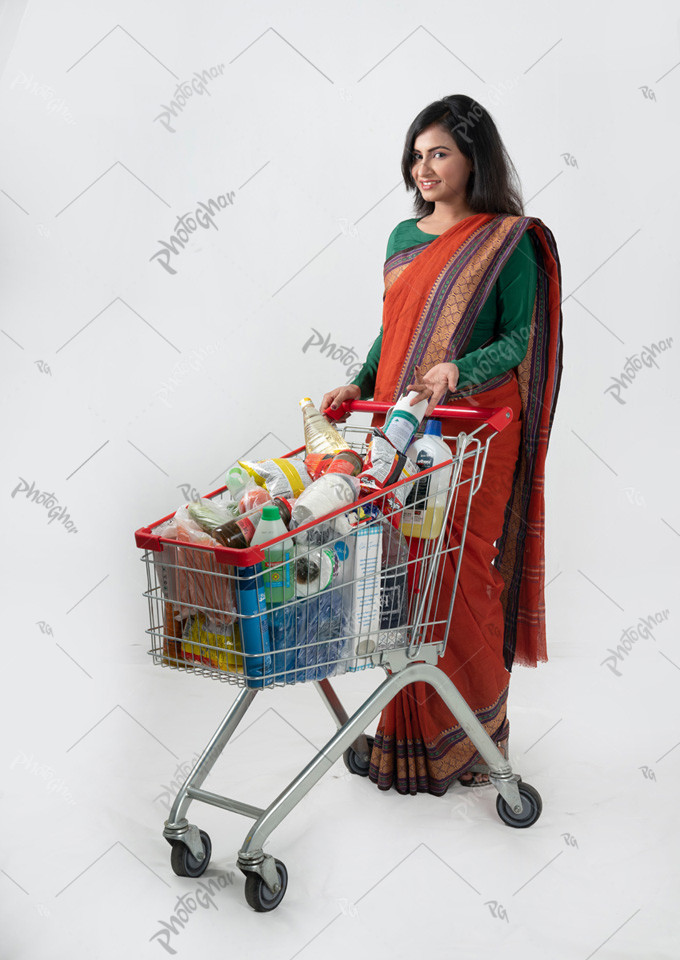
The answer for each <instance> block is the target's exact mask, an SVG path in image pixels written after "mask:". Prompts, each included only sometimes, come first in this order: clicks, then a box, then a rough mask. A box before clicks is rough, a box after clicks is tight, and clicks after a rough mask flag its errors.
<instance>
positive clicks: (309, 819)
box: [0, 584, 680, 960]
mask: <svg viewBox="0 0 680 960" xmlns="http://www.w3.org/2000/svg"><path fill="white" fill-rule="evenodd" d="M555 586H557V584H556V585H555ZM551 589H552V588H551ZM557 606H558V607H559V603H558V604H557ZM662 629H663V628H659V631H658V636H659V639H660V640H661V630H662ZM667 629H668V628H667ZM668 640H670V635H669V636H668ZM556 646H557V650H556V653H555V655H554V656H553V659H552V660H551V662H550V663H549V664H548V665H544V666H543V667H541V668H539V670H537V671H531V670H522V669H516V670H515V671H514V673H513V680H512V684H511V707H510V710H511V714H510V715H511V723H512V737H511V758H510V759H511V761H512V763H513V766H514V767H515V768H516V770H517V771H518V772H520V773H521V774H522V776H523V778H524V779H525V780H526V781H527V782H529V783H531V784H532V785H534V786H535V787H536V788H537V789H538V790H539V791H540V792H541V794H542V797H543V802H544V810H543V814H542V816H541V818H540V820H539V821H538V823H537V824H536V825H535V826H533V827H532V828H530V829H528V830H513V829H510V828H508V827H507V826H505V825H504V824H503V823H501V821H500V820H499V819H498V816H497V814H496V811H495V793H494V791H493V789H484V790H479V791H470V790H465V789H463V788H462V787H460V786H458V785H456V787H455V788H453V789H452V790H450V791H449V793H448V794H447V795H446V796H445V797H443V798H434V797H431V796H426V795H419V796H417V797H402V796H399V795H398V794H396V792H394V791H390V792H389V793H381V792H379V791H378V790H377V788H376V787H375V786H374V785H373V784H371V783H370V782H369V781H367V780H364V779H361V778H358V777H356V776H352V775H350V774H349V773H348V772H347V771H346V769H345V767H344V766H343V764H342V762H341V761H339V762H338V763H336V765H335V766H334V767H333V768H332V769H331V771H330V772H329V773H328V774H327V775H326V776H325V777H324V778H323V779H322V780H321V782H320V783H319V784H318V785H317V787H316V788H315V789H314V790H313V791H312V792H311V793H310V794H309V796H308V797H307V798H306V799H305V800H304V801H302V803H301V804H300V805H299V806H298V807H297V809H296V810H295V811H294V812H293V813H292V814H291V816H290V817H289V818H288V820H287V821H285V822H284V823H283V824H282V825H281V827H279V829H278V830H276V831H275V832H274V833H273V835H272V837H271V839H270V841H269V842H268V844H267V845H266V847H265V849H266V850H267V851H268V852H271V853H273V854H274V855H275V856H276V857H277V858H278V859H280V860H282V861H283V862H284V863H285V864H286V866H287V868H288V872H289V886H288V891H287V893H286V896H285V898H284V900H283V902H282V903H281V905H280V906H279V907H278V909H277V910H275V911H273V912H272V913H270V914H257V913H255V912H254V911H252V910H251V909H250V907H248V906H247V904H246V902H245V899H244V895H243V886H244V880H243V877H242V875H241V873H240V872H239V871H238V870H237V869H236V867H235V860H236V854H237V851H238V848H239V847H240V845H241V843H242V842H243V840H244V838H245V835H246V830H247V825H248V822H249V821H246V820H244V819H242V818H240V817H237V816H235V815H233V814H229V813H226V812H224V811H221V810H217V809H213V808H210V807H205V806H203V805H199V804H194V806H193V807H192V809H191V811H190V817H191V819H192V822H195V823H196V824H197V825H199V826H200V827H201V828H202V829H205V830H207V831H208V833H209V834H210V836H211V838H212V842H213V857H212V861H211V863H210V866H209V867H208V870H207V871H206V873H205V875H204V877H203V878H202V881H200V880H195V879H182V878H179V877H176V876H175V875H174V874H173V873H172V871H171V869H170V863H169V854H170V848H169V847H168V845H167V843H166V842H165V840H164V839H163V838H162V836H161V829H162V825H163V820H164V819H165V816H166V815H167V808H168V802H169V797H170V794H171V793H173V792H174V790H175V789H176V784H175V785H173V780H177V779H179V778H181V769H178V768H182V769H186V767H185V766H183V765H186V764H188V762H189V761H191V760H192V758H193V757H194V755H195V753H196V751H197V750H199V749H200V748H202V746H203V745H204V743H205V742H207V740H208V738H209V736H210V734H211V733H212V731H213V729H214V727H216V726H217V723H218V722H219V720H220V719H221V716H222V714H223V712H224V711H225V710H226V708H227V707H228V705H229V704H230V703H231V702H232V700H233V698H234V696H235V695H236V691H235V690H234V688H232V687H227V686H225V685H223V684H220V683H217V682H214V681H210V680H204V679H200V678H195V677H188V676H184V675H181V674H177V673H175V672H174V671H169V670H160V669H157V668H154V667H153V666H152V665H151V663H150V661H147V660H145V659H144V647H143V644H135V645H128V647H127V651H128V652H127V654H125V656H124V658H123V659H126V660H127V661H128V662H127V663H125V664H122V665H121V663H120V662H118V663H115V664H114V663H112V662H108V663H107V662H106V658H105V657H104V656H102V654H101V652H100V653H99V656H98V657H97V655H96V654H94V655H93V657H92V658H91V660H90V661H89V663H91V664H93V665H96V669H97V673H98V674H99V675H100V676H101V675H102V674H106V673H107V672H108V675H109V682H110V684H111V702H114V703H116V702H117V703H118V706H117V707H113V708H112V707H111V706H110V704H109V701H108V700H107V702H106V703H104V702H102V701H98V700H97V699H96V698H93V699H91V700H88V699H87V695H86V694H87V690H88V689H89V687H90V684H89V683H88V681H87V680H86V679H84V680H83V683H82V685H81V686H82V691H83V695H84V696H83V699H82V700H80V701H79V700H78V698H77V697H74V696H70V697H69V698H66V699H65V698H64V697H63V695H62V689H64V687H62V684H61V679H60V678H63V677H65V675H66V673H67V672H68V671H71V670H73V671H75V672H77V671H78V670H80V669H81V668H80V667H77V666H76V665H75V664H74V663H73V661H71V660H70V659H69V658H67V657H64V656H63V652H60V651H59V650H58V649H56V648H52V649H51V650H49V651H48V652H46V654H45V656H46V657H47V658H49V663H48V664H47V666H49V667H51V668H52V669H51V671H50V670H45V671H44V677H45V679H44V681H42V682H43V684H44V688H43V689H41V690H38V697H39V700H40V702H41V704H42V707H43V710H42V716H40V715H38V714H36V713H35V712H34V711H31V712H30V713H28V712H27V713H22V712H21V711H20V710H17V711H16V712H15V714H14V717H13V718H12V717H11V716H10V713H9V711H8V713H7V716H6V717H5V720H4V723H5V724H6V725H7V726H6V727H5V729H6V730H8V731H9V732H10V734H11V736H10V737H8V738H7V741H8V743H7V745H6V746H5V747H4V748H3V753H4V756H3V767H4V768H5V770H9V774H8V777H7V780H6V787H5V790H4V800H3V821H4V825H5V829H4V830H3V838H2V847H3V851H4V853H3V857H2V872H1V873H0V887H1V888H2V898H1V903H2V908H1V909H2V914H3V917H2V930H3V934H2V940H3V948H2V956H3V958H6V960H24V958H26V960H28V958H30V960H35V958H42V957H49V958H50V960H62V958H64V960H66V958H73V957H81V956H88V957H96V958H98V960H107V958H109V957H110V958H119V957H121V956H128V957H130V958H142V957H147V956H148V957H154V956H158V957H160V956H161V955H168V954H169V955H177V956H182V955H183V956H185V957H198V956H200V955H201V954H202V953H203V954H205V955H206V956H207V955H209V954H213V955H225V956H230V957H235V958H242V957H246V956H248V955H250V956H252V955H253V952H255V955H257V956H267V957H271V958H273V960H293V958H294V957H303V958H307V957H309V958H314V957H324V958H336V957H337V958H340V957H343V958H344V957H347V956H352V957H355V958H357V960H359V958H374V957H383V956H384V957H404V958H406V957H413V956H418V955H419V953H420V954H423V955H424V954H425V953H426V952H428V953H432V954H434V955H444V956H454V955H458V956H461V957H483V958H487V957H488V958H491V957H494V958H495V957H498V956H506V957H508V958H518V960H519V958H530V960H534V958H535V960H546V958H550V960H588V958H590V957H593V956H596V957H597V958H598V960H624V958H625V960H627V958H631V960H632V958H635V960H670V958H675V957H677V956H678V955H680V937H679V927H678V920H677V908H676V902H675V901H676V899H677V892H678V882H677V862H678V853H679V851H678V831H677V812H676V791H675V790H674V786H675V785H676V784H677V782H678V777H677V773H678V765H679V764H680V749H679V750H674V746H678V744H677V724H676V723H675V718H676V716H677V710H676V707H675V705H674V701H675V700H676V699H677V685H678V679H679V678H678V677H677V675H676V670H675V669H673V668H674V666H676V664H672V663H671V662H670V661H669V660H668V656H667V655H666V654H660V648H661V646H662V644H661V643H659V644H656V642H652V641H651V640H647V641H640V642H639V643H638V645H637V646H635V647H633V648H632V649H631V651H630V653H629V654H628V657H627V658H626V659H625V661H621V662H619V666H618V668H617V669H618V673H619V674H620V676H617V675H616V674H615V673H614V672H613V671H612V670H611V669H610V668H609V667H608V666H607V665H606V663H605V664H604V666H603V665H602V663H603V661H604V656H605V655H606V649H605V646H604V644H597V643H595V644H593V648H595V647H597V649H593V650H592V651H591V652H590V653H587V652H586V651H585V650H584V649H583V648H579V647H578V646H577V645H574V646H573V647H572V648H571V649H568V648H567V646H566V645H562V646H560V645H559V644H557V645H556ZM666 649H670V648H669V647H667V648H666ZM6 665H7V666H8V667H11V666H12V664H11V663H7V664H6ZM48 676H51V681H50V682H48V680H47V677H48ZM381 676H382V674H381V673H379V672H375V671H373V672H370V673H366V674H364V675H361V676H357V675H354V676H346V677H343V678H340V679H339V680H338V681H337V683H336V689H337V691H338V693H339V695H340V696H341V698H342V699H343V702H344V703H345V705H346V707H347V708H348V709H349V710H350V711H351V710H352V709H355V708H356V707H357V706H358V705H359V704H360V703H361V702H362V701H363V700H364V699H365V698H366V696H367V695H368V693H369V692H370V690H372V689H373V687H374V686H375V685H376V683H377V682H378V681H379V679H380V677H381ZM71 680H72V681H73V680H74V678H73V677H72V678H71ZM77 687H78V683H77V682H76V683H75V684H74V685H72V686H71V685H69V689H70V692H71V693H73V692H74V691H75V689H76V688H77ZM637 703H655V704H656V708H655V709H656V714H655V715H654V717H653V718H650V713H649V711H644V710H640V711H638V710H637V709H636V704H637ZM85 717H88V718H90V720H89V722H87V723H83V722H82V721H83V719H84V718H85ZM66 731H68V733H67V732H66ZM332 732H333V726H332V723H331V719H330V717H329V715H328V713H327V712H326V709H325V707H324V706H323V704H322V702H321V700H320V698H319V697H318V695H317V693H316V690H315V688H314V687H313V685H311V684H308V685H301V686H296V687H294V688H290V689H288V690H283V691H274V692H266V693H262V694H261V695H259V696H258V697H256V699H255V701H254V703H253V705H252V707H251V710H250V712H249V713H248V714H247V716H246V718H245V720H244V721H243V724H242V727H241V730H240V731H239V732H238V733H237V735H236V738H235V740H234V741H233V742H232V743H231V744H230V745H229V746H228V748H227V751H226V752H225V754H224V756H223V758H222V761H221V763H220V764H218V766H217V767H216V768H215V770H214V771H213V773H212V774H211V777H210V778H209V780H208V781H207V783H206V788H207V789H210V788H212V789H214V790H215V791H216V792H222V793H225V794H227V795H232V796H234V797H237V798H239V799H242V800H245V801H246V802H250V803H253V804H255V805H266V804H267V803H268V802H270V801H271V800H272V799H274V797H275V796H276V795H277V794H278V792H279V791H280V789H281V788H282V787H283V786H284V785H285V783H286V782H287V781H288V780H289V779H291V778H292V776H293V775H295V773H297V772H298V770H299V769H301V768H302V767H303V766H304V764H305V763H306V762H307V761H308V760H309V759H310V758H311V757H312V756H313V753H314V749H313V746H312V745H314V746H317V747H318V746H320V745H322V743H323V742H324V741H325V739H326V738H328V737H330V735H331V734H332ZM9 741H12V745H11V746H10V745H9ZM210 879H212V881H213V882H212V884H208V881H209V880H210ZM202 883H204V884H208V886H207V890H208V891H213V892H212V893H211V894H210V895H208V894H207V893H206V887H204V886H202ZM184 911H187V912H184ZM171 931H174V932H171Z"/></svg>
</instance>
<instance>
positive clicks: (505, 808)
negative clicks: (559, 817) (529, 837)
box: [496, 781, 543, 827]
mask: <svg viewBox="0 0 680 960" xmlns="http://www.w3.org/2000/svg"><path fill="white" fill-rule="evenodd" d="M517 786H518V788H519V796H520V799H521V801H522V812H521V813H515V811H514V810H513V809H512V807H511V806H510V804H509V803H508V802H507V801H506V800H505V799H504V798H503V797H502V796H501V795H500V793H499V794H498V796H497V797H496V810H497V811H498V816H499V817H500V818H501V820H502V821H503V823H507V825H508V826H509V827H530V826H531V825H532V824H534V823H536V821H537V820H538V818H539V817H540V815H541V810H542V809H543V803H542V801H541V795H540V793H539V792H538V790H535V789H534V788H533V787H531V786H529V784H528V783H522V781H520V782H519V783H518V784H517Z"/></svg>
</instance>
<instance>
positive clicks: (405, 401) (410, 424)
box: [382, 390, 429, 453]
mask: <svg viewBox="0 0 680 960" xmlns="http://www.w3.org/2000/svg"><path fill="white" fill-rule="evenodd" d="M415 396H417V394H416V392H415V390H411V391H410V392H409V393H407V394H406V396H405V397H400V399H399V400H397V402H396V403H395V405H394V406H393V407H392V410H391V411H390V414H389V416H388V418H387V420H386V421H385V426H384V427H383V428H382V432H383V433H384V435H385V436H386V437H387V439H388V440H389V441H390V443H391V444H392V446H393V447H394V448H395V449H396V450H398V451H399V453H405V452H406V450H407V449H408V447H409V444H410V443H411V440H412V439H413V434H414V433H415V432H416V430H417V429H418V426H419V424H420V421H421V420H422V419H423V417H424V416H425V411H426V410H427V405H428V403H429V400H428V399H427V398H426V399H425V400H421V401H420V402H419V403H416V404H414V405H413V406H411V400H412V399H413V397H415Z"/></svg>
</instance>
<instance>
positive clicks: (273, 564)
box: [250, 503, 295, 607]
mask: <svg viewBox="0 0 680 960" xmlns="http://www.w3.org/2000/svg"><path fill="white" fill-rule="evenodd" d="M284 533H288V528H287V527H286V525H285V523H284V522H283V520H282V519H281V515H280V513H279V508H278V507H277V506H276V504H273V503H272V504H266V505H265V506H264V507H263V509H262V517H261V519H260V522H259V523H258V525H257V529H256V531H255V533H254V535H253V539H252V540H251V541H250V545H251V547H255V546H257V545H258V544H262V543H269V541H270V540H275V539H276V538H277V537H281V536H283V534H284ZM293 554H294V546H293V542H292V540H282V541H281V542H280V543H277V544H275V545H274V546H273V547H269V548H265V550H264V575H263V578H262V579H263V581H264V598H265V601H266V603H267V606H268V607H273V606H275V605H276V604H278V603H287V602H288V601H289V600H290V599H292V597H293V595H294V593H295V583H294V576H295V573H294V569H293V567H294V564H293V562H291V558H292V557H293Z"/></svg>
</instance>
